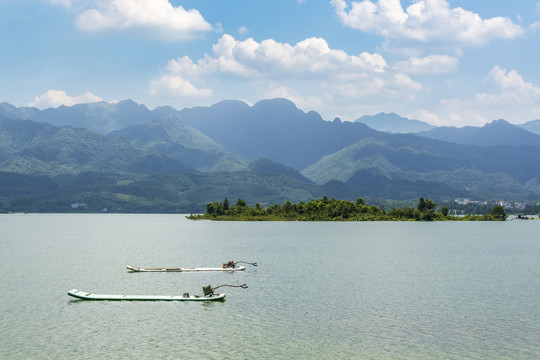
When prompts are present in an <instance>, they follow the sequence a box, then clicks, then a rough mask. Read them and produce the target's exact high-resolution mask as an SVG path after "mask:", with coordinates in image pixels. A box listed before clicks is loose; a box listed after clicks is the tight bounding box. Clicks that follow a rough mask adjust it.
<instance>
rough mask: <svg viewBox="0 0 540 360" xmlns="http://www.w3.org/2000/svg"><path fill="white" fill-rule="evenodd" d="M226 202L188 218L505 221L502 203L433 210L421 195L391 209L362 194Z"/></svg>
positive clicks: (435, 204) (433, 204)
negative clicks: (460, 212)
mask: <svg viewBox="0 0 540 360" xmlns="http://www.w3.org/2000/svg"><path fill="white" fill-rule="evenodd" d="M227 203H228V202H227V201H226V199H225V201H222V202H216V201H214V202H212V203H209V204H208V205H207V206H206V213H205V214H202V215H191V216H189V217H188V218H189V219H193V220H197V219H210V220H251V221H253V220H280V221H283V220H286V221H504V220H505V219H506V213H505V212H504V209H503V208H502V206H495V207H494V208H493V209H492V210H491V213H490V214H484V215H471V214H468V215H465V216H451V215H448V212H449V210H448V208H447V207H443V208H442V209H441V211H436V210H435V209H436V207H437V203H435V202H434V201H432V200H430V199H424V198H420V201H419V202H418V205H417V207H416V208H413V207H405V208H403V209H391V210H388V211H384V210H382V209H381V208H379V207H377V206H375V205H367V204H365V203H364V200H363V199H362V198H358V199H356V201H347V200H336V199H331V200H329V199H328V198H327V197H326V196H325V197H323V198H322V199H318V200H311V201H308V202H306V203H304V202H299V203H297V204H292V203H291V202H290V201H286V202H285V203H284V204H283V205H278V204H273V205H270V206H268V207H266V208H264V207H262V206H261V205H260V204H259V203H256V204H255V205H254V206H249V205H248V204H247V203H246V202H245V201H244V200H242V199H238V201H237V202H236V206H230V205H229V206H228V209H227V210H225V209H224V208H225V204H227Z"/></svg>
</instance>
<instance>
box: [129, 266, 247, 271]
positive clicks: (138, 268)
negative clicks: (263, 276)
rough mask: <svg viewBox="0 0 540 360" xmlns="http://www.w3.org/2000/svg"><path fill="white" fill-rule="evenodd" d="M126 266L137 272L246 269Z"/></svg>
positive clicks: (238, 267) (237, 269) (231, 269)
mask: <svg viewBox="0 0 540 360" xmlns="http://www.w3.org/2000/svg"><path fill="white" fill-rule="evenodd" d="M126 268H127V269H128V270H129V271H135V272H166V271H170V272H194V271H242V270H245V269H246V267H245V266H235V267H216V268H204V267H202V268H198V267H183V268H179V267H174V268H140V267H136V266H130V265H127V266H126Z"/></svg>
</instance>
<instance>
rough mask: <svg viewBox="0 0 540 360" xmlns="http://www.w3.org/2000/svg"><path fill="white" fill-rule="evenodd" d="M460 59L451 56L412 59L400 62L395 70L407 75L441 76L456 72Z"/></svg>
mask: <svg viewBox="0 0 540 360" xmlns="http://www.w3.org/2000/svg"><path fill="white" fill-rule="evenodd" d="M458 65H459V58H457V57H454V56H449V55H429V56H426V57H422V58H419V57H411V58H409V60H407V61H402V62H399V63H397V64H396V65H395V69H396V70H398V71H401V72H404V73H406V74H440V73H447V72H452V71H456V70H457V68H458Z"/></svg>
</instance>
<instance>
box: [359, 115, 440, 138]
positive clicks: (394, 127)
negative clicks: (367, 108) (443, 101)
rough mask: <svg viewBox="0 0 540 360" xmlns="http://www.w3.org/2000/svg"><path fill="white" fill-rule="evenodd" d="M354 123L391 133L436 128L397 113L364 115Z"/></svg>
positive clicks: (414, 131) (405, 132)
mask: <svg viewBox="0 0 540 360" xmlns="http://www.w3.org/2000/svg"><path fill="white" fill-rule="evenodd" d="M354 122H358V123H362V124H366V125H367V126H369V127H370V128H372V129H375V130H378V131H384V132H389V133H402V134H408V133H416V132H420V131H428V130H431V129H434V128H435V126H434V125H431V124H428V123H426V122H423V121H419V120H414V119H407V118H404V117H401V116H399V115H397V114H395V113H389V114H388V113H379V114H376V115H364V116H362V117H360V118H358V119H356V120H354Z"/></svg>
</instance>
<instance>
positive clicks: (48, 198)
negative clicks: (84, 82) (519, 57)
mask: <svg viewBox="0 0 540 360" xmlns="http://www.w3.org/2000/svg"><path fill="white" fill-rule="evenodd" d="M0 117H1V118H0V185H3V187H4V189H8V188H9V189H10V191H9V192H8V191H0V209H2V208H4V209H9V210H11V209H13V210H24V211H70V209H72V208H71V204H72V203H75V202H76V203H84V204H86V205H85V206H86V207H85V210H88V211H100V210H102V209H103V208H107V209H108V211H139V212H140V211H154V212H170V211H181V212H189V211H202V210H203V209H204V206H205V204H206V203H207V202H210V201H214V200H218V201H220V200H222V199H223V198H224V197H228V198H229V199H235V198H238V197H241V198H242V199H245V200H246V201H248V202H252V203H254V202H260V203H266V204H271V203H274V202H283V201H286V200H291V201H306V200H310V199H312V198H316V197H320V196H323V195H327V196H331V197H336V198H346V199H354V198H356V197H359V196H361V197H370V198H382V199H392V200H413V199H417V198H418V197H420V196H423V197H429V198H432V199H435V200H436V201H442V200H448V199H453V198H456V197H471V198H482V199H486V200H491V199H495V198H506V199H511V200H537V199H539V198H540V162H538V161H537V160H536V158H537V154H538V153H540V152H539V151H540V134H537V133H534V132H531V131H528V130H526V129H527V128H528V129H531V130H534V129H537V127H536V124H537V123H538V121H532V122H529V123H525V124H522V125H520V126H515V125H511V124H509V123H508V122H506V121H504V120H497V121H494V122H492V123H490V124H487V125H485V126H483V127H479V128H476V127H465V128H451V127H439V128H436V127H433V126H432V125H429V124H426V123H422V122H419V121H416V120H408V119H405V118H402V117H400V116H398V115H396V114H384V113H382V114H379V115H374V116H364V117H362V118H360V119H358V120H356V121H355V122H342V121H340V120H339V119H335V120H333V121H325V120H323V119H322V118H321V116H320V115H319V114H318V113H316V112H313V111H310V112H307V113H306V112H304V111H302V110H300V109H298V108H297V107H296V106H295V105H294V104H293V103H292V102H290V101H288V100H285V99H270V100H263V101H260V102H258V103H256V104H254V105H253V106H249V105H248V104H246V103H244V102H241V101H222V102H220V103H217V104H215V105H212V106H209V107H195V108H186V109H183V110H180V111H178V110H176V109H173V108H171V107H158V108H156V109H154V110H149V109H148V108H146V107H145V106H144V105H140V104H136V103H135V102H133V101H131V100H125V101H121V102H118V103H116V104H109V103H104V102H99V103H91V104H79V105H75V106H71V107H66V106H61V107H59V108H56V109H46V110H39V109H35V108H28V107H19V108H17V107H14V106H12V105H10V104H7V103H2V104H0ZM363 122H365V123H367V124H368V125H369V126H368V125H366V124H364V123H363ZM419 131H420V132H419ZM412 133H416V134H412ZM40 184H42V186H40ZM8 185H9V186H8ZM24 194H27V196H26V197H25V196H24Z"/></svg>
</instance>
